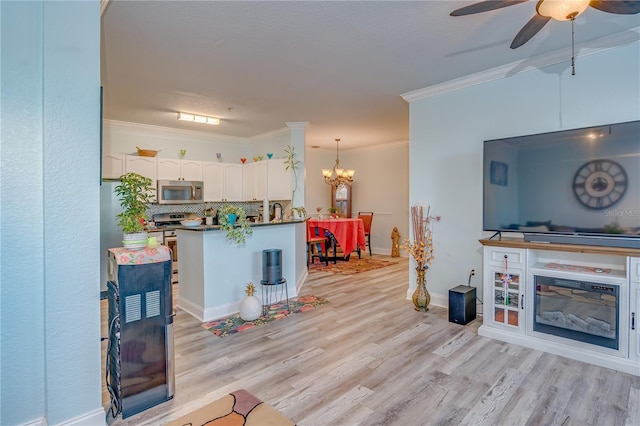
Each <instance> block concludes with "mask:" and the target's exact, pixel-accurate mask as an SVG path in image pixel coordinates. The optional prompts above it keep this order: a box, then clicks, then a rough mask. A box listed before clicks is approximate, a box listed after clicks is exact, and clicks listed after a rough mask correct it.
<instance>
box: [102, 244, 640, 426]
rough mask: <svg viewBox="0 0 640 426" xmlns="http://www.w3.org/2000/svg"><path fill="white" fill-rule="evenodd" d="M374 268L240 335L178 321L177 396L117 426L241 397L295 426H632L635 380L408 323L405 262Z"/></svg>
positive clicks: (308, 289)
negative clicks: (239, 393)
mask: <svg viewBox="0 0 640 426" xmlns="http://www.w3.org/2000/svg"><path fill="white" fill-rule="evenodd" d="M374 257H377V258H380V259H384V260H391V261H394V262H396V264H395V265H394V266H391V267H386V268H383V269H378V270H374V271H370V272H366V273H360V274H356V275H350V276H340V275H334V274H330V273H326V272H311V273H310V274H309V277H308V279H307V281H306V283H305V285H304V287H303V289H302V291H301V294H313V295H315V296H320V297H325V298H327V299H329V301H330V303H328V304H327V305H324V306H321V307H319V308H317V309H314V310H311V311H308V312H304V313H301V314H296V315H293V316H291V317H288V318H285V319H282V320H279V321H275V322H273V323H270V324H266V325H263V326H260V327H257V328H255V329H252V330H247V331H243V332H241V333H238V334H236V335H232V336H227V337H224V338H220V337H216V336H214V335H213V334H211V333H210V332H208V331H206V330H205V329H204V328H202V327H201V326H200V323H199V322H198V321H197V320H195V319H194V318H193V317H191V316H190V315H188V314H186V313H184V312H182V311H180V310H178V312H177V316H176V321H175V348H176V358H175V362H176V391H175V397H174V398H173V399H172V400H170V401H168V402H165V403H163V404H160V405H158V406H156V407H153V408H151V409H149V410H146V411H144V412H142V413H139V414H137V415H135V416H131V417H129V418H127V419H124V420H123V419H122V418H120V417H118V418H117V419H116V420H115V422H113V424H114V425H159V424H163V423H165V422H168V421H170V420H173V419H175V418H177V417H179V416H182V415H184V414H186V413H188V412H189V411H192V410H194V409H196V408H198V407H200V406H203V405H205V404H207V403H209V402H211V401H213V400H215V399H217V398H219V397H221V396H223V395H224V394H227V393H228V392H231V391H234V390H236V389H240V388H244V389H246V390H248V391H249V392H251V393H253V394H254V395H256V396H258V397H259V398H261V399H262V400H263V401H265V402H268V403H269V404H271V405H273V406H274V407H276V408H277V409H279V410H280V411H281V412H282V413H283V414H284V415H285V416H287V417H289V418H290V419H292V420H293V421H294V422H296V423H297V424H298V425H299V426H305V425H337V426H341V425H367V426H369V425H402V426H405V425H458V424H462V425H640V377H635V376H632V375H629V374H624V373H620V372H617V371H614V370H610V369H606V368H602V367H596V366H593V365H590V364H585V363H582V362H578V361H573V360H570V359H566V358H563V357H559V356H555V355H550V354H546V353H543V352H540V351H536V350H532V349H527V348H523V347H520V346H517V345H513V344H508V343H503V342H499V341H496V340H492V339H488V338H484V337H479V336H478V335H477V328H478V326H479V325H480V324H481V321H482V319H481V317H479V318H478V319H476V320H475V321H473V322H471V323H469V324H468V325H466V326H461V325H457V324H453V323H450V322H448V313H447V310H446V309H445V308H440V307H434V306H432V307H431V309H430V310H429V311H428V312H426V313H425V312H416V311H415V310H414V309H413V305H412V303H411V301H410V300H407V299H406V291H407V286H408V268H409V265H408V262H409V261H408V259H401V258H390V257H386V256H376V255H374ZM427 278H428V277H427ZM240 284H241V285H244V284H245V283H240ZM240 284H239V285H240ZM454 285H455V283H452V285H451V286H452V287H453V286H454ZM476 285H480V282H477V283H476ZM102 303H103V330H105V331H104V332H103V335H106V324H105V319H106V312H107V311H106V304H107V302H106V300H104V301H103V302H102ZM478 311H479V312H480V311H481V309H478ZM105 349H106V343H103V356H104V350H105ZM103 381H104V379H103ZM103 402H104V405H105V407H106V406H108V402H109V399H108V394H107V393H106V390H105V391H104V392H103Z"/></svg>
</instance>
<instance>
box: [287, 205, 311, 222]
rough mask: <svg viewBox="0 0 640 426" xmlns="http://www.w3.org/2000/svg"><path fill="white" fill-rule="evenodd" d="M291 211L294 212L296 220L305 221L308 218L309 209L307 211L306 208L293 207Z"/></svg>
mask: <svg viewBox="0 0 640 426" xmlns="http://www.w3.org/2000/svg"><path fill="white" fill-rule="evenodd" d="M291 211H292V212H293V218H294V219H304V218H305V217H307V209H305V208H304V206H299V207H293V208H291Z"/></svg>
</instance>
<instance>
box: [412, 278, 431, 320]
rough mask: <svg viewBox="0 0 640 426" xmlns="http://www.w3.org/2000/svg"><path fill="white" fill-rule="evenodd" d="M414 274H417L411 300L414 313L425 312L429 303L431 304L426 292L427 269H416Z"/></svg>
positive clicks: (429, 296)
mask: <svg viewBox="0 0 640 426" xmlns="http://www.w3.org/2000/svg"><path fill="white" fill-rule="evenodd" d="M416 273H417V274H418V276H417V278H416V290H415V291H414V292H413V296H412V297H411V300H413V304H414V306H415V310H416V311H425V312H426V311H428V310H429V302H431V295H430V294H429V292H428V291H427V283H426V277H425V274H426V273H427V269H426V267H425V268H424V269H422V268H416Z"/></svg>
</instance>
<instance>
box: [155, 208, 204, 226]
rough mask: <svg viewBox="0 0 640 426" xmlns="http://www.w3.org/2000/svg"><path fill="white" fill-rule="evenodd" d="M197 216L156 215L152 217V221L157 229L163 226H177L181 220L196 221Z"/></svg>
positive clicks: (190, 214)
mask: <svg viewBox="0 0 640 426" xmlns="http://www.w3.org/2000/svg"><path fill="white" fill-rule="evenodd" d="M199 217H200V216H198V215H197V214H195V213H186V212H185V213H158V214H154V215H153V221H154V222H155V223H156V226H157V227H163V226H172V225H173V226H177V225H179V224H180V221H181V220H186V219H198V218H199Z"/></svg>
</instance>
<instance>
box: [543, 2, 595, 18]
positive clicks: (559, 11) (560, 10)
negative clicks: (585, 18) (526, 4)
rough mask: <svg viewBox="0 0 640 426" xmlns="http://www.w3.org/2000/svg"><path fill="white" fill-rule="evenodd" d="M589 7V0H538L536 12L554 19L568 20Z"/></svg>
mask: <svg viewBox="0 0 640 426" xmlns="http://www.w3.org/2000/svg"><path fill="white" fill-rule="evenodd" d="M587 7H589V0H540V1H538V4H537V5H536V12H538V14H540V15H542V16H546V17H549V18H553V19H555V20H556V21H569V20H571V19H573V18H575V17H576V16H578V15H580V14H581V13H582V12H584V11H585V10H586V9H587Z"/></svg>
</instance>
